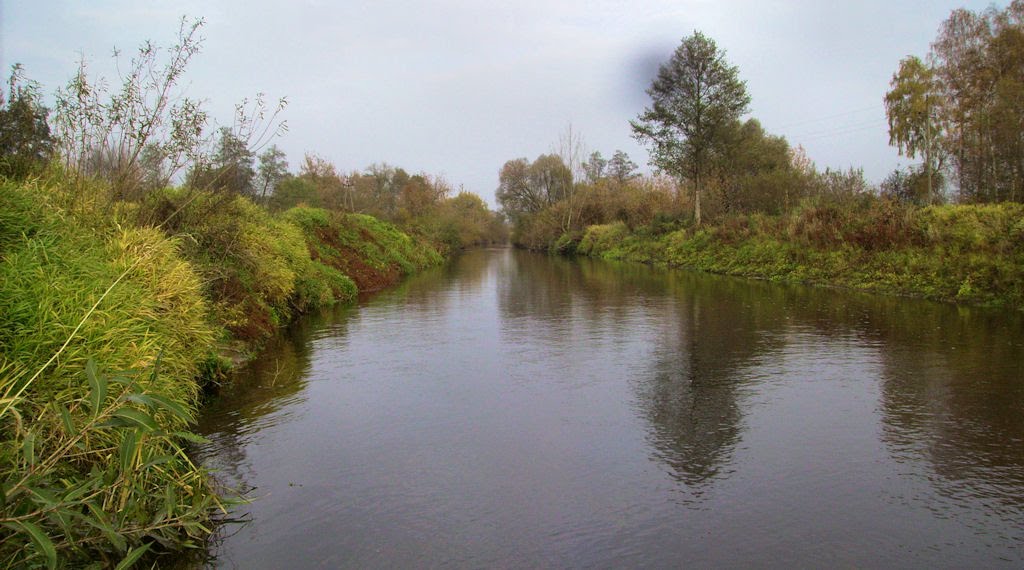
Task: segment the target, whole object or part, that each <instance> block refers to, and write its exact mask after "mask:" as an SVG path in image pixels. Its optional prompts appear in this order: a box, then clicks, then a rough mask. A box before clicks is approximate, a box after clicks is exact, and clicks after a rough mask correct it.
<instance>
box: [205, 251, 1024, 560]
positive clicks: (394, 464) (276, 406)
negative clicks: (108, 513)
mask: <svg viewBox="0 0 1024 570" xmlns="http://www.w3.org/2000/svg"><path fill="white" fill-rule="evenodd" d="M1022 357H1024V331H1022V326H1021V320H1020V318H1019V316H1018V315H1005V314H998V313H994V312H989V311H981V310H977V309H972V310H967V309H957V308H956V307H951V306H942V305H936V304H931V303H924V302H917V301H907V300H899V299H889V298H878V297H868V296H860V295H854V294H849V293H842V292H836V291H822V290H811V289H806V288H794V287H780V286H775V285H770V284H765V283H756V282H747V281H741V280H735V279H726V278H718V277H712V276H706V275H696V274H691V273H687V272H679V271H677V272H669V271H659V270H654V269H650V268H646V267H639V266H629V265H612V264H606V263H600V262H592V261H589V260H581V261H578V262H570V261H566V260H562V259H556V258H548V257H545V256H540V255H532V254H526V253H522V252H513V251H510V250H489V251H478V252H472V253H469V254H466V255H465V256H463V257H462V258H461V259H459V260H458V261H457V262H455V263H454V264H452V265H451V266H450V267H445V268H440V269H437V270H434V271H432V272H428V273H425V274H423V275H419V276H417V277H415V278H413V279H411V280H410V281H408V282H407V283H405V284H404V285H403V286H401V287H400V288H398V289H397V290H394V291H390V292H387V293H384V294H382V295H379V296H376V297H373V298H372V299H369V300H367V301H364V302H362V303H360V305H359V306H357V307H350V308H339V309H337V310H335V311H333V312H329V313H325V314H323V315H319V316H317V317H312V318H309V319H306V320H303V321H302V322H301V323H298V324H297V325H296V326H294V327H293V328H292V329H290V330H289V331H288V334H287V335H285V336H282V338H280V339H278V341H277V342H276V343H275V344H274V345H273V346H272V347H271V348H270V349H268V351H267V352H266V353H265V354H264V355H263V356H262V357H261V358H260V359H258V360H257V361H256V362H254V363H253V364H252V366H251V367H249V368H248V369H247V370H246V371H244V372H243V374H242V375H241V376H240V377H239V379H238V380H237V382H236V383H235V384H234V385H233V386H231V387H229V388H227V389H226V390H225V392H224V394H223V395H222V397H221V398H220V400H219V401H218V402H216V403H215V404H214V405H212V406H210V408H209V409H208V410H207V412H206V416H205V418H204V419H203V422H202V425H201V430H202V431H203V432H204V433H205V434H206V435H207V437H209V438H210V440H211V444H210V445H208V446H206V447H204V448H203V449H201V450H200V451H199V453H200V455H201V458H202V459H203V461H204V462H205V463H206V464H208V465H210V466H211V467H213V468H215V469H218V470H219V471H220V473H221V477H222V479H223V480H225V481H226V482H227V483H229V484H232V485H234V486H236V487H239V488H242V489H251V494H252V496H254V497H257V500H256V501H255V502H254V503H253V504H252V505H250V506H248V507H246V508H245V509H242V510H240V511H238V512H236V513H235V514H236V515H247V516H249V517H250V518H251V522H250V523H249V524H247V525H245V526H243V527H241V528H237V527H232V528H229V530H228V532H230V533H233V534H231V536H230V537H228V538H226V539H224V540H223V541H222V542H221V543H220V544H218V545H217V546H216V547H215V548H214V550H213V554H214V556H215V558H214V560H213V561H212V562H211V565H215V566H222V567H238V568H284V567H295V568H297V567H303V568H307V567H322V568H334V567H356V568H365V567H375V568H391V567H422V566H446V567H448V566H450V567H491V566H498V567H593V566H596V567H624V566H625V567H633V566H645V567H679V566H685V565H696V566H715V567H717V566H751V565H753V566H815V567H820V566H834V565H839V566H934V567H971V566H984V567H992V566H1000V565H1003V566H1007V567H1020V566H1021V565H1022V563H1024V552H1022V547H1024V544H1022V540H1024V530H1022V529H1024V414H1022V413H1021V412H1022V410H1024V385H1022V377H1024V374H1022V372H1024V371H1022V362H1024V358H1022Z"/></svg>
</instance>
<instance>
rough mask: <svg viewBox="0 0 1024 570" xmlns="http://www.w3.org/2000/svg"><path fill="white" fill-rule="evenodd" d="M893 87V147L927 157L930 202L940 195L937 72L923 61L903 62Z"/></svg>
mask: <svg viewBox="0 0 1024 570" xmlns="http://www.w3.org/2000/svg"><path fill="white" fill-rule="evenodd" d="M890 85H891V87H892V89H890V90H889V92H888V93H886V95H885V114H886V117H887V118H888V120H889V144H890V145H893V146H895V147H896V148H897V149H898V150H899V152H900V154H902V155H904V156H907V157H909V158H914V157H915V156H916V155H918V154H923V155H924V171H925V179H926V181H927V186H926V188H927V197H928V198H927V200H929V201H931V200H933V199H934V197H935V194H936V193H935V189H934V185H933V176H932V173H933V172H935V170H936V162H935V155H936V153H935V149H936V148H938V145H939V139H940V136H941V131H940V130H939V122H938V117H937V116H936V111H937V106H938V105H937V103H938V94H937V92H936V83H935V71H934V70H932V69H931V68H930V67H928V66H927V65H925V63H924V62H923V61H921V59H920V58H918V57H915V56H910V57H907V58H905V59H903V60H902V61H901V62H900V68H899V70H898V71H897V72H896V73H895V74H893V76H892V82H891V83H890Z"/></svg>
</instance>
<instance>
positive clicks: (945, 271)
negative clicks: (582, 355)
mask: <svg viewBox="0 0 1024 570" xmlns="http://www.w3.org/2000/svg"><path fill="white" fill-rule="evenodd" d="M1022 244H1024V205H1021V204H1010V203H1006V204H986V205H956V206H930V207H925V208H916V207H912V206H905V205H900V204H898V203H896V202H892V201H882V200H878V201H872V202H870V204H869V205H867V206H865V207H861V208H839V207H830V206H808V207H805V208H801V209H799V210H797V211H794V212H793V213H791V214H788V215H777V216H769V215H761V214H754V215H745V216H735V217H729V218H725V219H723V220H722V221H721V222H719V223H717V224H715V225H709V226H704V227H700V228H694V227H686V228H681V229H669V230H667V231H666V230H661V231H659V228H658V227H656V226H642V227H638V228H636V229H635V230H632V231H631V230H630V229H629V228H627V226H626V225H625V224H623V223H613V224H605V225H596V226H590V227H588V228H587V229H586V230H585V232H584V233H583V235H582V237H581V239H580V240H579V242H578V245H577V247H576V248H575V251H576V252H577V253H579V254H581V255H589V256H594V257H601V258H605V259H618V260H630V261H639V262H643V263H654V264H662V265H669V266H678V267H689V268H694V269H697V270H701V271H708V272H712V273H720V274H725V275H738V276H744V277H752V278H757V279H767V280H771V281H785V282H799V283H808V284H813V285H824V286H833V287H848V288H852V289H859V290H867V291H874V292H879V293H887V294H896V295H908V296H915V297H924V298H928V299H935V300H941V301H953V302H962V303H970V304H980V305H991V306H1003V307H1010V308H1014V309H1024V246H1022Z"/></svg>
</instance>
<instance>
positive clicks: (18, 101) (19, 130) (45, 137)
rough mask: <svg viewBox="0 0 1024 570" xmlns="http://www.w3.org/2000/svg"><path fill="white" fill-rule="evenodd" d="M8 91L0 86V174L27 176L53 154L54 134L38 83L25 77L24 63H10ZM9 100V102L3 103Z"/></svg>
mask: <svg viewBox="0 0 1024 570" xmlns="http://www.w3.org/2000/svg"><path fill="white" fill-rule="evenodd" d="M7 85H8V93H7V96H6V97H5V96H4V92H3V89H0V176H14V177H21V176H26V175H28V174H29V173H31V172H32V171H33V170H36V169H38V168H39V167H40V166H42V165H43V164H45V163H46V161H48V160H49V159H50V156H51V155H52V154H53V138H52V137H51V136H50V126H49V124H47V122H46V119H47V116H48V115H49V110H48V109H47V108H46V107H44V106H43V105H42V100H41V97H40V95H39V85H38V84H37V83H36V82H34V81H26V80H25V75H24V70H23V69H22V67H21V65H18V64H15V65H14V66H13V67H11V77H10V79H9V80H8V83H7ZM5 103H6V106H5V105H4V104H5Z"/></svg>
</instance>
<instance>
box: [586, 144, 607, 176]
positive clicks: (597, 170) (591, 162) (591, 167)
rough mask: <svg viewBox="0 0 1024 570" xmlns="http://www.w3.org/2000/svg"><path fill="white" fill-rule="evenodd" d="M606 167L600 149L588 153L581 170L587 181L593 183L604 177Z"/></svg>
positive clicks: (605, 161)
mask: <svg viewBox="0 0 1024 570" xmlns="http://www.w3.org/2000/svg"><path fill="white" fill-rule="evenodd" d="M606 168H608V161H607V160H605V159H604V157H603V156H601V152H600V151H596V150H595V151H594V152H592V153H590V158H588V159H587V162H585V163H584V164H583V172H584V173H585V174H586V176H587V183H589V184H594V183H596V182H597V181H598V180H600V179H602V178H604V174H605V169H606Z"/></svg>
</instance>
